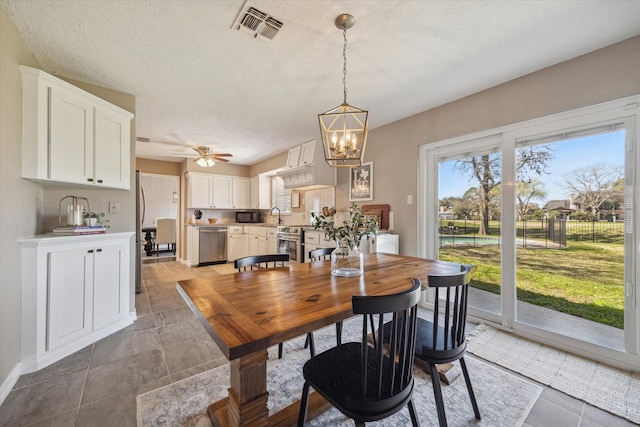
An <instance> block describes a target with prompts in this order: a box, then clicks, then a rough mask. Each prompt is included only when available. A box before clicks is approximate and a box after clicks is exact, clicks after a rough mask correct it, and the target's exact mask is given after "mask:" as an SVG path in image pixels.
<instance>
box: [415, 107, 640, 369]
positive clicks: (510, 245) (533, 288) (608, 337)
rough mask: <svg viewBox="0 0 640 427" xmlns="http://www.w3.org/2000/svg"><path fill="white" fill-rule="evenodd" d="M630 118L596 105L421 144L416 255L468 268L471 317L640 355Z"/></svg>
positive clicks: (593, 348)
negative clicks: (469, 269)
mask: <svg viewBox="0 0 640 427" xmlns="http://www.w3.org/2000/svg"><path fill="white" fill-rule="evenodd" d="M635 105H636V107H635V109H636V110H637V109H638V107H637V105H638V104H635ZM637 116H638V113H637V111H634V112H632V113H629V108H628V107H627V106H624V105H618V106H614V107H611V106H610V105H605V106H594V107H592V108H590V109H585V110H580V111H575V112H568V113H563V114H559V115H557V116H553V117H550V118H544V119H539V120H535V121H531V122H527V123H523V124H518V125H512V126H508V127H504V128H500V129H493V130H491V131H488V132H485V133H484V135H483V134H478V135H471V136H469V137H461V138H456V139H453V140H449V141H441V142H438V143H437V144H432V145H425V146H423V147H422V148H421V151H420V171H419V184H420V189H419V191H420V198H421V199H420V200H419V233H420V239H419V247H418V253H419V254H420V255H421V256H425V257H429V258H437V259H440V260H447V261H454V262H461V263H468V264H473V265H474V266H475V267H476V268H475V272H474V273H473V276H472V282H471V284H470V289H471V290H470V295H471V297H470V302H469V314H470V315H472V316H473V317H475V318H477V319H480V320H486V321H488V322H490V323H495V324H497V325H499V326H501V327H504V328H507V329H510V330H513V331H515V332H518V333H521V334H523V335H525V336H530V337H537V338H539V339H542V340H550V341H553V342H554V343H556V344H558V343H559V345H566V346H567V347H570V348H572V349H574V350H576V351H578V352H584V353H588V354H598V355H601V356H602V358H603V359H606V358H609V357H611V358H613V359H616V360H618V361H619V362H621V363H629V361H630V360H632V361H633V362H632V363H638V362H639V359H640V356H639V355H638V341H639V339H638V330H639V327H638V323H639V321H638V305H639V304H638V303H637V301H638V297H637V289H636V288H637V287H636V281H637V277H638V272H639V269H640V266H639V263H638V261H637V258H638V254H637V252H638V251H640V246H639V245H638V237H637V226H636V225H635V224H637V223H638V219H639V218H640V215H639V214H638V209H637V208H636V205H637V203H635V202H634V194H635V195H636V199H637V194H636V193H637V190H636V188H637V179H638V178H637V177H636V173H635V170H636V169H637V168H638V167H639V166H640V156H639V154H638V152H637V150H636V135H637V132H638V120H637Z"/></svg>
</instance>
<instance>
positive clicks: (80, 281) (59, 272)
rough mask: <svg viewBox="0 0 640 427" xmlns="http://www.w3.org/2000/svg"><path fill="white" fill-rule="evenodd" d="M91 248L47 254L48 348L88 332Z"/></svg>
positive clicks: (90, 305)
mask: <svg viewBox="0 0 640 427" xmlns="http://www.w3.org/2000/svg"><path fill="white" fill-rule="evenodd" d="M93 258H94V249H93V248H82V249H69V250H59V251H54V252H51V253H50V254H49V262H48V264H49V266H48V269H49V277H48V294H49V303H48V307H47V308H48V310H47V311H48V314H47V348H46V349H47V351H50V350H54V349H56V348H58V347H61V346H63V345H65V344H68V343H72V342H74V341H76V340H77V339H79V338H81V337H83V336H85V335H88V334H89V333H91V330H92V325H91V319H92V313H91V309H92V301H93V295H92V292H93V287H92V286H91V283H92V281H93Z"/></svg>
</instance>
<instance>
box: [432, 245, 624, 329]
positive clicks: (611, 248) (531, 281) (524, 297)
mask: <svg viewBox="0 0 640 427" xmlns="http://www.w3.org/2000/svg"><path fill="white" fill-rule="evenodd" d="M499 251H500V249H499V248H498V247H493V246H476V247H470V246H455V247H442V248H440V259H442V260H445V261H454V262H461V263H467V264H474V265H475V266H476V267H477V271H476V272H474V273H473V275H472V281H471V286H473V287H476V288H479V289H484V290H486V291H489V292H493V293H499V292H500V252H499ZM623 269H624V263H623V245H621V244H609V243H584V242H570V243H569V247H568V248H565V249H517V270H516V281H517V292H518V299H519V300H520V301H525V302H528V303H531V304H535V305H539V306H542V307H548V308H550V309H553V310H556V311H560V312H563V313H568V314H571V315H574V316H578V317H582V318H584V319H588V320H592V321H594V322H599V323H603V324H605V325H610V326H614V327H616V328H620V329H622V328H623V327H624V275H623Z"/></svg>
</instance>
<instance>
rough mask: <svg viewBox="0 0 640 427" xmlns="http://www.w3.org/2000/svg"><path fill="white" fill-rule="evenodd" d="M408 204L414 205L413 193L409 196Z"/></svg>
mask: <svg viewBox="0 0 640 427" xmlns="http://www.w3.org/2000/svg"><path fill="white" fill-rule="evenodd" d="M407 204H408V205H412V204H413V195H412V194H409V195H408V196H407Z"/></svg>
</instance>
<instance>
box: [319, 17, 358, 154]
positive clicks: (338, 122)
mask: <svg viewBox="0 0 640 427" xmlns="http://www.w3.org/2000/svg"><path fill="white" fill-rule="evenodd" d="M355 23H356V20H355V18H354V17H353V16H351V15H349V14H342V15H339V16H338V17H337V18H336V21H335V25H336V27H338V29H340V30H342V33H343V38H344V45H343V48H342V57H343V59H344V65H343V67H342V76H343V77H342V87H343V93H344V100H343V102H342V105H340V106H338V107H336V108H334V109H332V110H329V111H327V112H325V113H322V114H318V121H319V122H320V133H321V134H322V144H323V146H324V158H325V160H326V161H327V163H328V164H329V166H332V167H354V166H361V165H362V160H363V159H364V149H365V146H366V144H367V134H368V132H369V112H368V111H365V110H362V109H360V108H357V107H354V106H351V105H349V104H348V103H347V30H348V29H349V28H351V27H353V25H354V24H355Z"/></svg>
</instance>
